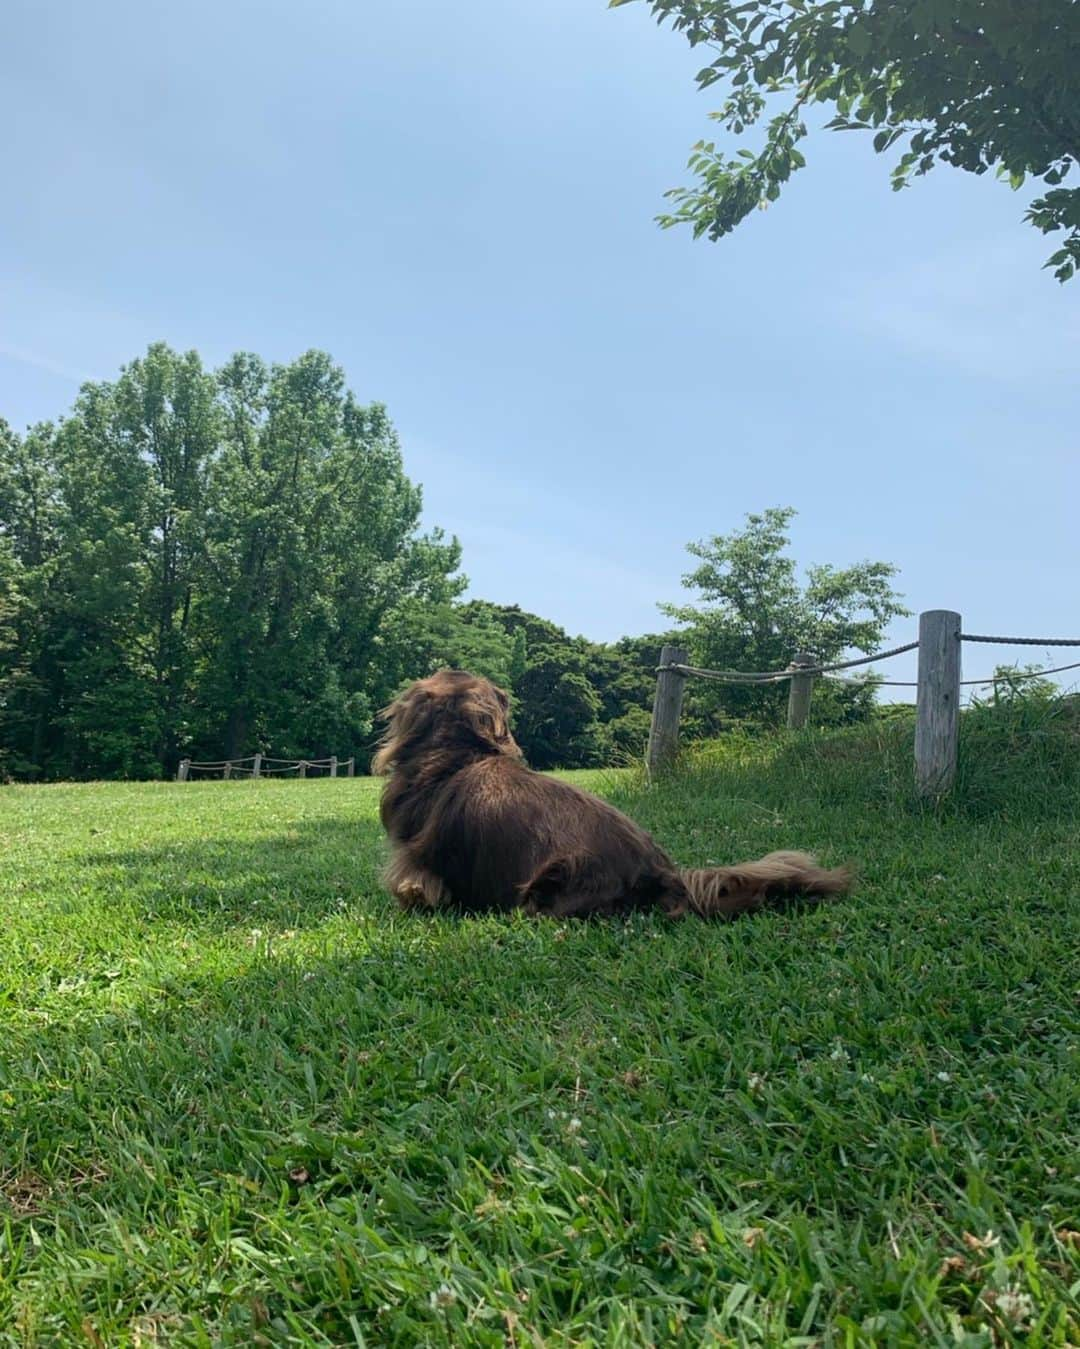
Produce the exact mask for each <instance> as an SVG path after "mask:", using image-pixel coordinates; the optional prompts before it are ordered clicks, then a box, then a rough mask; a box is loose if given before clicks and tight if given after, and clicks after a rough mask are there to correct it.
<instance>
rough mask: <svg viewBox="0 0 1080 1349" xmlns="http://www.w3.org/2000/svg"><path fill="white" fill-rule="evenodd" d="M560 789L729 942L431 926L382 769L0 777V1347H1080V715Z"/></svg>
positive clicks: (504, 924) (773, 746)
mask: <svg viewBox="0 0 1080 1349" xmlns="http://www.w3.org/2000/svg"><path fill="white" fill-rule="evenodd" d="M910 735H911V731H910V725H908V724H906V723H905V722H904V721H903V720H902V719H901V720H900V721H897V722H895V723H892V724H882V725H880V726H878V727H875V728H874V729H871V730H861V731H856V732H851V733H846V734H839V735H833V736H824V737H813V736H807V737H804V738H799V739H796V740H786V739H785V740H782V741H777V742H775V743H768V744H756V745H755V744H752V743H749V742H746V743H741V742H728V743H727V744H726V745H725V746H714V747H710V748H708V749H707V750H705V751H703V752H701V753H699V754H698V755H697V756H696V757H695V758H694V760H693V761H692V762H690V763H689V764H688V765H687V766H686V767H685V769H684V771H683V772H682V773H681V774H680V775H679V777H678V778H676V779H674V780H673V781H671V782H670V783H667V784H663V785H661V786H659V787H655V788H652V789H646V788H645V787H644V786H643V785H642V784H641V783H640V782H638V781H637V779H636V778H635V777H634V776H633V775H632V774H624V775H619V774H610V775H596V774H591V775H590V774H579V775H576V776H577V778H578V779H579V780H582V781H584V782H586V784H587V785H590V786H592V787H593V788H594V789H595V790H599V791H601V792H603V793H605V794H607V795H609V796H611V797H613V798H615V799H616V800H617V801H618V802H619V804H620V805H622V806H624V807H625V808H626V809H628V810H630V811H631V812H632V813H633V814H634V815H635V816H636V817H637V818H639V819H641V820H642V821H643V822H644V823H645V824H646V825H648V826H649V827H650V828H652V829H653V830H654V831H655V832H656V833H657V835H658V836H659V837H660V838H661V840H662V841H663V842H664V843H665V844H666V845H667V846H668V847H669V849H670V850H671V851H672V852H673V853H674V854H675V855H676V856H677V857H678V858H679V859H680V860H681V861H683V862H685V863H688V864H694V863H707V862H709V861H731V860H736V859H739V858H743V857H749V856H755V855H758V854H760V853H761V852H763V851H767V850H768V849H771V848H774V847H779V846H798V847H807V848H812V849H815V850H817V851H818V852H819V853H820V854H821V856H822V857H823V859H824V860H827V861H829V862H835V861H841V860H845V859H850V860H853V861H854V862H855V863H856V864H857V865H858V867H859V869H860V872H861V876H862V879H861V882H860V885H859V888H858V891H857V893H856V894H855V895H854V896H853V897H852V898H851V899H850V900H847V901H844V902H843V903H840V904H837V905H835V906H832V907H829V908H825V909H818V910H803V911H791V912H786V913H775V914H765V915H761V916H758V917H755V918H752V919H746V920H742V921H740V922H737V923H734V924H730V925H716V926H706V925H704V924H701V923H698V922H696V921H689V922H686V923H685V924H682V925H680V926H675V927H668V926H665V925H664V924H663V923H662V922H660V921H654V920H652V919H650V918H644V919H635V920H634V921H632V922H629V923H626V924H623V923H609V924H604V923H595V924H581V925H571V926H568V927H565V928H563V927H558V926H556V925H555V924H544V923H530V922H527V921H523V920H520V919H516V918H515V919H512V920H494V919H492V920H461V921H459V920H453V919H438V920H423V919H417V918H407V917H404V916H401V915H399V914H397V913H396V912H395V911H394V910H393V908H392V907H391V905H390V903H389V901H388V900H387V899H386V898H385V897H384V896H383V895H382V894H380V892H379V890H378V888H377V883H376V872H377V866H378V861H379V857H380V851H381V839H380V833H379V829H378V825H377V819H376V804H377V792H378V787H377V784H375V783H372V782H368V781H362V780H353V781H349V780H336V781H308V782H290V783H283V782H280V781H278V782H267V781H263V782H258V783H252V782H243V783H204V784H188V785H183V786H179V785H123V784H121V785H102V786H98V785H91V786H79V787H45V788H33V787H31V788H8V789H2V790H0V915H2V924H3V926H2V940H0V1025H2V1031H3V1033H2V1037H0V1344H11V1345H20V1346H30V1345H51V1344H65V1345H67V1344H80V1343H84V1344H89V1345H92V1346H103V1345H105V1346H110V1349H111V1346H114V1345H128V1344H130V1345H142V1346H147V1345H153V1344H169V1345H188V1344H191V1345H211V1344H236V1345H251V1344H273V1345H285V1344H295V1345H346V1344H347V1345H355V1344H365V1343H366V1344H368V1345H387V1344H402V1345H411V1344H433V1345H439V1344H447V1345H462V1344H468V1345H472V1344H476V1345H500V1346H501V1345H504V1344H511V1345H519V1346H526V1345H537V1344H548V1345H570V1344H581V1345H611V1346H617V1345H618V1346H631V1345H645V1344H665V1345H667V1344H678V1343H685V1344H688V1345H697V1344H702V1343H717V1344H724V1343H729V1344H745V1345H785V1344H791V1345H809V1344H822V1345H831V1344H837V1345H841V1344H843V1345H892V1344H896V1345H908V1344H910V1345H927V1344H941V1345H945V1344H947V1345H965V1346H978V1345H991V1344H1008V1343H1021V1342H1023V1343H1026V1344H1030V1345H1052V1344H1053V1345H1062V1346H1064V1345H1066V1344H1068V1343H1072V1344H1076V1343H1077V1342H1080V1313H1078V1310H1077V1295H1078V1291H1080V1235H1078V1229H1080V1202H1078V1172H1077V1157H1078V1155H1080V1137H1078V1134H1080V956H1078V953H1080V734H1078V717H1077V714H1076V708H1075V705H1072V704H1069V703H1067V702H1059V703H1055V704H1040V703H1037V702H1030V703H1028V702H1024V703H1018V704H1017V705H1016V706H1013V707H1010V708H999V709H980V710H979V711H977V712H975V713H970V714H967V715H966V716H965V718H964V728H963V745H962V749H963V756H962V767H961V781H960V786H959V790H958V792H957V794H956V797H955V799H954V801H953V802H952V803H951V804H950V805H949V806H947V807H946V808H944V809H942V810H940V811H936V812H932V811H925V810H922V809H921V808H919V807H918V806H917V805H916V804H915V803H914V802H913V801H912V800H911V793H910V786H909V783H910Z"/></svg>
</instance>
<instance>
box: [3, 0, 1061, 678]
mask: <svg viewBox="0 0 1080 1349" xmlns="http://www.w3.org/2000/svg"><path fill="white" fill-rule="evenodd" d="M700 64H701V62H700V60H698V59H697V58H696V57H695V55H694V54H693V53H692V52H691V51H690V50H689V48H688V47H686V45H685V44H684V43H683V41H682V40H681V39H680V38H678V37H677V36H676V35H674V34H672V33H670V32H668V31H667V30H658V29H657V28H656V27H655V26H654V24H653V23H652V22H651V20H650V19H649V17H648V13H647V11H646V9H645V7H644V5H642V4H638V5H631V6H629V7H627V8H623V9H620V10H617V11H608V10H607V9H606V8H605V7H604V2H603V0H544V3H537V0H532V3H525V0H472V3H470V4H468V5H457V6H447V5H446V4H445V3H444V2H442V0H411V3H410V4H408V5H401V4H399V5H375V4H372V3H371V2H370V0H312V3H309V4H306V5H297V4H296V3H295V0H289V3H282V0H258V3H250V2H249V0H229V3H227V4H220V3H210V2H209V0H186V3H185V4H184V5H183V6H164V5H148V4H146V2H145V0H108V3H107V4H99V5H88V4H85V3H75V2H74V0H7V3H6V4H5V6H4V8H3V14H2V16H0V117H2V124H3V125H4V127H5V134H4V136H3V138H2V141H0V167H2V170H3V182H4V184H5V188H6V191H5V204H4V210H3V212H2V214H0V415H3V416H5V417H6V418H7V419H8V420H9V421H10V422H11V423H13V424H14V425H15V426H16V427H20V428H21V427H22V426H23V425H25V424H26V423H28V422H31V421H34V420H37V419H40V418H47V417H56V416H58V415H60V414H62V413H63V412H64V411H65V410H66V408H67V407H68V406H69V405H70V403H71V400H72V398H73V397H74V395H75V393H76V391H77V388H78V384H79V382H80V380H82V379H84V378H89V377H102V378H108V377H111V376H113V375H114V374H115V373H116V371H117V370H118V368H119V366H120V365H121V364H122V363H123V362H125V361H127V360H129V359H131V358H132V357H134V356H136V355H138V354H139V353H140V352H141V351H142V350H143V349H144V348H145V346H146V345H147V343H149V342H151V341H153V340H156V339H159V338H160V339H164V340H166V341H168V342H170V343H171V344H173V345H174V346H177V347H180V348H188V347H195V348H197V349H198V350H199V351H200V352H201V353H202V355H203V357H204V359H205V360H206V361H208V362H209V363H211V364H217V363H218V362H220V361H221V360H222V359H224V358H225V357H226V356H227V355H228V354H229V353H230V352H232V351H235V350H238V349H251V350H255V351H258V352H259V353H261V354H262V355H263V356H265V357H267V358H268V359H274V360H285V359H289V358H291V357H292V356H295V355H296V354H298V353H299V352H301V351H303V350H305V349H307V348H308V347H312V346H318V347H322V348H325V349H326V350H328V351H330V352H331V353H332V354H333V355H334V356H335V358H336V359H337V360H338V361H339V362H340V363H341V364H342V365H343V366H344V368H345V370H346V373H347V375H348V379H349V383H350V384H351V386H352V387H353V388H354V389H355V391H356V392H357V394H358V395H359V396H361V397H363V398H365V399H378V400H381V401H383V402H385V403H387V404H388V406H389V408H390V411H391V414H392V415H393V417H394V419H395V421H396V423H397V425H398V428H399V430H400V432H401V436H402V440H403V444H404V450H405V456H406V464H407V467H408V470H409V472H410V473H411V475H412V476H413V477H414V478H416V479H418V480H420V481H421V482H422V483H423V484H424V487H425V500H426V515H427V518H428V520H429V521H430V522H432V523H439V524H442V525H443V526H445V527H446V528H447V529H448V530H450V531H452V532H454V533H456V534H458V536H459V537H460V538H461V540H462V543H463V545H464V550H465V569H466V571H467V572H468V573H469V575H470V577H471V578H472V592H473V593H474V594H477V595H481V596H484V597H487V598H490V599H493V600H497V601H501V602H507V603H520V604H521V605H523V606H524V607H526V608H528V609H532V610H535V611H536V612H538V613H541V614H544V615H545V616H548V617H550V618H553V619H555V620H556V621H558V622H560V623H562V624H563V625H565V626H566V627H567V628H569V629H570V630H572V631H575V632H583V633H586V634H587V635H589V636H591V637H594V638H598V639H603V638H613V637H617V636H619V635H620V634H623V633H630V632H641V631H648V630H655V629H656V628H657V627H658V626H659V625H660V622H661V620H660V618H659V615H658V614H657V612H656V608H655V606H656V602H657V601H659V600H673V599H674V600H677V599H680V598H682V597H683V596H684V592H682V591H681V588H680V577H681V575H682V574H683V572H684V571H685V570H687V567H688V565H689V559H688V558H687V557H686V555H685V552H684V546H685V544H686V542H687V541H689V540H691V539H697V538H701V537H704V536H707V535H710V534H715V533H720V532H726V531H728V530H730V529H732V528H734V527H736V526H737V525H738V524H739V522H740V520H741V519H742V517H743V515H744V514H745V513H746V512H747V511H755V510H760V509H762V508H764V507H766V506H769V505H792V506H795V507H796V508H797V509H798V511H799V516H798V519H797V521H796V524H795V528H794V545H795V551H796V555H797V557H798V558H799V559H800V561H802V562H833V563H836V564H844V563H848V562H852V561H856V560H858V559H861V558H868V557H869V558H883V559H886V560H889V561H891V562H894V563H896V564H897V565H898V566H899V568H900V572H901V575H900V588H901V589H902V590H903V592H904V593H905V595H906V597H907V601H908V604H909V606H910V607H911V608H912V609H915V610H919V609H922V608H932V607H945V608H956V609H959V610H960V611H961V612H962V613H963V614H964V617H965V625H966V626H967V628H968V629H969V630H970V631H982V632H986V631H993V632H1009V633H1021V634H1031V635H1043V634H1045V635H1061V636H1080V633H1078V632H1076V631H1075V630H1076V629H1077V628H1080V609H1078V608H1077V604H1076V592H1077V566H1076V561H1075V551H1074V544H1073V537H1074V532H1075V515H1076V506H1077V502H1078V501H1080V444H1078V441H1080V430H1078V428H1080V383H1078V381H1077V378H1076V367H1077V350H1078V338H1080V281H1078V282H1074V283H1073V284H1072V285H1071V286H1066V287H1064V288H1062V287H1059V286H1058V285H1057V283H1056V282H1054V281H1053V279H1052V278H1051V276H1050V274H1049V273H1048V272H1043V271H1041V270H1040V264H1041V263H1042V261H1043V260H1044V258H1045V256H1046V254H1047V253H1048V252H1049V251H1050V248H1051V244H1050V242H1049V241H1048V240H1045V239H1043V238H1042V237H1040V236H1038V235H1036V234H1035V233H1034V231H1032V230H1031V229H1030V228H1029V227H1027V226H1025V225H1023V224H1022V223H1021V216H1022V212H1023V206H1024V198H1023V196H1022V195H1017V194H1013V193H1011V192H1009V191H1008V189H1006V188H1005V187H1003V186H1001V185H1000V184H997V183H995V182H993V181H992V180H991V179H990V178H989V176H988V177H986V178H983V179H975V178H971V177H969V176H965V175H961V174H958V173H956V172H955V171H952V170H949V169H946V168H943V169H939V170H937V171H936V172H935V173H934V174H933V175H931V176H930V178H928V179H926V180H923V181H922V182H920V183H918V184H916V185H915V186H914V187H913V188H912V189H911V190H909V191H908V192H905V193H902V194H900V195H898V196H897V195H894V194H893V193H892V192H891V191H890V190H889V187H888V181H887V163H886V161H885V160H883V159H880V158H878V157H876V156H874V155H873V153H872V151H871V149H870V147H869V145H868V143H867V142H866V141H865V140H863V139H861V138H859V137H856V136H850V135H847V136H842V135H819V136H817V137H816V138H815V139H813V140H812V141H811V143H810V145H809V148H808V158H809V161H810V163H809V167H808V168H807V170H806V171H805V172H804V173H803V174H801V175H799V176H798V177H797V178H796V179H795V180H793V182H792V183H791V185H790V186H789V189H788V191H787V192H786V193H785V195H784V197H783V198H782V199H781V201H780V202H779V203H778V204H776V205H775V206H774V207H773V208H772V209H770V210H769V211H768V212H766V213H763V214H760V215H756V216H755V217H753V218H752V219H750V220H748V221H747V222H746V223H745V224H744V225H743V227H742V228H741V229H740V230H739V231H738V232H737V233H736V235H734V236H732V237H731V238H729V239H726V240H724V241H722V242H721V243H720V244H716V245H711V244H708V243H705V242H699V243H694V242H693V241H692V240H691V238H690V236H689V234H688V233H685V232H679V231H671V232H662V231H660V230H658V229H657V228H656V226H655V225H654V224H653V220H652V218H653V216H654V215H655V214H656V212H657V211H658V210H659V209H662V200H661V194H662V192H663V190H664V189H665V188H667V187H671V186H673V185H676V184H678V183H680V182H683V181H685V174H684V172H683V165H684V162H685V158H686V155H687V153H688V151H689V148H690V146H691V144H692V143H693V141H694V140H696V139H697V138H698V137H699V136H700V135H702V134H704V133H705V132H706V130H707V129H708V127H709V125H710V124H709V123H708V122H707V120H706V114H707V112H708V111H709V108H710V106H712V103H714V102H715V101H716V98H715V91H714V95H713V99H712V102H710V97H709V96H708V95H699V94H697V93H696V92H695V90H694V86H693V81H692V76H693V73H694V71H695V70H696V69H697V67H698V66H699V65H700ZM913 627H914V620H902V621H900V622H898V623H897V624H896V625H895V627H894V629H893V631H892V633H891V637H892V639H893V640H895V641H902V640H904V639H906V638H907V637H908V636H910V635H913ZM1008 654H1009V653H1008V652H999V651H997V650H994V649H990V648H971V647H968V648H967V649H966V651H965V657H966V664H967V670H966V673H968V674H971V675H981V674H983V673H984V671H987V672H988V671H989V670H990V668H992V665H993V663H994V661H995V660H996V659H998V658H999V657H1003V656H1004V657H1007V656H1008ZM1022 654H1025V655H1026V654H1031V655H1032V656H1033V657H1034V658H1035V659H1041V657H1042V655H1043V654H1044V653H1042V652H1041V651H1036V652H1033V653H1022ZM1066 658H1067V657H1066V656H1065V655H1064V654H1060V661H1064V660H1065V659H1066ZM1052 663H1059V661H1054V662H1052ZM913 670H914V664H913V661H912V659H911V658H906V659H904V660H897V661H894V662H892V663H891V664H890V666H889V669H888V673H890V674H891V675H892V676H893V677H895V678H913Z"/></svg>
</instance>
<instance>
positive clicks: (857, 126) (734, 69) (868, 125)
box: [610, 0, 1080, 281]
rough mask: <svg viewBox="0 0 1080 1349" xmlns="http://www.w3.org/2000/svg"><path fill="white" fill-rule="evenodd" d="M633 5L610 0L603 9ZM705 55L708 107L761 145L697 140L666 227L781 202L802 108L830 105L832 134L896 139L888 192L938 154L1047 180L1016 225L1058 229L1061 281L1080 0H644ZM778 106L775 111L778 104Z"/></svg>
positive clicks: (1067, 243) (719, 219) (801, 134)
mask: <svg viewBox="0 0 1080 1349" xmlns="http://www.w3.org/2000/svg"><path fill="white" fill-rule="evenodd" d="M627 3H630V0H610V4H611V6H612V7H617V6H619V5H623V4H627ZM647 3H648V4H649V6H650V8H651V10H652V11H653V13H654V14H655V15H656V18H657V21H658V22H661V23H662V22H669V23H670V24H671V25H672V27H673V28H675V29H676V30H678V31H679V32H682V33H684V34H685V35H686V37H687V38H688V40H689V41H690V43H691V45H692V46H694V47H704V48H707V49H708V51H709V52H710V54H711V58H712V59H711V60H709V62H708V64H707V65H705V66H704V67H703V68H702V69H701V70H700V71H699V72H698V75H697V83H698V85H699V87H700V88H702V89H707V88H711V87H712V86H713V85H718V86H720V87H721V88H722V89H723V91H724V94H725V97H724V101H723V103H722V105H721V107H720V108H719V110H718V111H716V112H715V113H713V114H711V116H712V117H713V119H714V120H716V121H718V122H720V123H721V125H722V126H723V127H724V129H725V130H727V131H729V132H731V133H732V134H733V135H735V136H742V135H744V134H745V133H746V132H748V131H749V130H750V129H751V128H753V127H755V126H757V125H758V124H759V123H760V122H762V121H763V120H764V121H765V136H764V143H763V144H762V145H761V146H760V148H759V149H756V150H751V149H749V148H743V149H740V150H738V151H737V153H736V154H735V156H734V157H729V156H728V155H726V154H725V153H724V151H723V150H718V149H717V146H716V143H715V142H713V141H710V140H702V141H699V142H698V144H697V145H696V146H695V147H694V150H693V153H692V155H691V158H690V163H689V167H690V168H691V169H692V170H693V171H694V173H695V174H696V175H697V178H698V182H697V185H696V186H694V187H689V188H677V189H675V190H674V191H672V192H671V193H669V194H668V195H669V197H670V198H671V200H672V201H673V202H674V210H673V211H672V212H671V213H669V214H666V215H663V216H661V217H660V223H661V224H663V225H665V226H671V225H675V224H683V223H685V224H689V225H690V226H691V227H692V229H693V231H694V234H695V236H698V235H702V234H706V235H708V237H709V238H710V239H713V240H716V239H719V238H721V237H722V236H723V235H725V234H728V233H729V232H730V231H731V230H732V229H734V228H735V226H736V225H738V224H739V223H740V222H741V221H742V220H743V219H745V217H746V216H747V215H748V214H749V213H750V212H751V211H752V210H753V209H754V208H755V207H763V206H765V205H767V204H768V203H769V202H771V201H775V200H776V198H777V197H778V196H779V194H780V191H781V188H782V186H783V184H784V183H785V182H786V181H787V180H788V178H789V177H790V176H791V174H792V173H793V172H794V171H795V170H797V169H800V168H802V167H804V165H805V159H804V157H803V154H802V151H801V150H800V148H799V144H800V142H802V141H803V140H804V138H805V137H806V135H807V125H806V121H805V120H804V114H805V111H806V109H808V108H809V107H810V106H812V105H814V104H823V105H826V106H829V107H831V108H832V109H833V110H834V113H835V115H834V116H833V118H832V120H831V121H830V122H829V123H828V126H829V128H830V129H833V130H860V131H870V132H872V133H873V143H874V149H875V150H877V151H879V152H885V151H888V150H890V149H891V148H892V147H894V146H896V147H898V148H899V149H900V154H899V158H898V160H897V162H896V164H895V167H894V168H893V172H892V181H893V186H894V187H895V188H901V187H903V186H905V185H906V184H907V183H908V182H909V181H910V180H911V178H912V177H913V176H917V175H920V174H924V173H927V172H929V170H930V169H931V168H932V167H933V166H934V165H935V164H936V163H938V162H942V163H946V164H951V165H953V166H954V167H956V168H960V169H964V170H967V171H968V172H971V173H977V174H981V173H985V172H986V171H987V170H989V169H995V170H996V171H997V173H998V175H999V176H1001V177H1003V178H1005V179H1007V180H1008V181H1009V182H1010V183H1011V184H1012V186H1013V187H1019V186H1020V185H1021V184H1022V183H1023V182H1024V181H1025V180H1026V179H1028V178H1035V179H1038V180H1041V182H1042V183H1043V184H1045V186H1046V188H1047V189H1048V190H1047V191H1046V192H1045V193H1044V194H1043V195H1042V196H1040V197H1039V198H1038V199H1037V200H1035V201H1034V202H1033V203H1032V205H1031V207H1030V208H1029V210H1028V212H1027V219H1028V220H1029V221H1030V222H1031V223H1032V224H1034V225H1035V226H1036V228H1038V229H1039V230H1041V231H1043V232H1044V233H1055V232H1060V231H1064V236H1063V239H1062V240H1061V242H1060V246H1059V247H1058V248H1057V249H1056V250H1055V251H1054V253H1053V254H1052V255H1051V257H1050V259H1049V262H1048V264H1047V265H1048V266H1052V267H1053V268H1054V269H1055V275H1056V276H1057V277H1058V278H1059V280H1061V281H1066V280H1068V279H1069V278H1070V277H1071V276H1072V275H1073V273H1074V271H1075V270H1076V268H1077V266H1078V265H1080V188H1077V187H1063V186H1061V184H1062V183H1063V182H1064V180H1065V179H1066V177H1067V176H1068V175H1069V173H1070V172H1071V170H1072V169H1073V168H1074V167H1075V166H1076V164H1077V162H1078V160H1080V5H1078V4H1077V3H1076V0H917V2H916V3H911V0H647ZM778 103H780V104H782V106H781V107H780V109H779V111H777V110H776V105H777V104H778Z"/></svg>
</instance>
